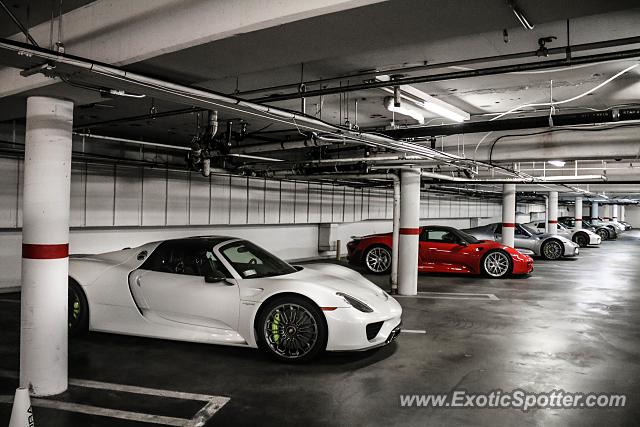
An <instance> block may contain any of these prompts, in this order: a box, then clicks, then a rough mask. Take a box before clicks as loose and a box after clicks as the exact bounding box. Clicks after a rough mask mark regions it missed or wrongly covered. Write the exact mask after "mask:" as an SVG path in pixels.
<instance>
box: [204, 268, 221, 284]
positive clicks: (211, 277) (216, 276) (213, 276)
mask: <svg viewBox="0 0 640 427" xmlns="http://www.w3.org/2000/svg"><path fill="white" fill-rule="evenodd" d="M225 279H226V277H225V276H224V274H222V273H220V272H219V271H212V272H209V273H207V274H205V275H204V281H205V282H206V283H218V282H222V281H223V280H225Z"/></svg>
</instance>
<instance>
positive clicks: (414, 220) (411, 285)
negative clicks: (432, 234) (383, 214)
mask: <svg viewBox="0 0 640 427" xmlns="http://www.w3.org/2000/svg"><path fill="white" fill-rule="evenodd" d="M400 190H401V191H400V239H399V248H400V250H399V251H398V293H399V294H400V295H417V294H418V249H419V234H420V170H419V169H415V170H414V169H405V170H402V171H401V173H400Z"/></svg>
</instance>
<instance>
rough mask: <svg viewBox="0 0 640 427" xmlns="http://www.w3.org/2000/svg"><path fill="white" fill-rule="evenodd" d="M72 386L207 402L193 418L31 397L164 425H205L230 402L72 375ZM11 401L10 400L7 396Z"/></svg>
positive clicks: (5, 373)
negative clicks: (84, 378)
mask: <svg viewBox="0 0 640 427" xmlns="http://www.w3.org/2000/svg"><path fill="white" fill-rule="evenodd" d="M0 377H5V378H19V375H18V372H16V371H10V370H4V369H0ZM69 385H73V386H78V387H85V388H94V389H100V390H112V391H119V392H125V393H134V394H142V395H147V396H158V397H169V398H174V399H182V400H195V401H201V402H207V404H206V405H205V406H203V407H202V408H201V409H200V410H199V411H198V412H197V413H196V414H195V415H194V416H193V418H191V419H190V420H187V419H183V418H174V417H165V416H160V415H152V414H144V413H139V412H130V411H121V410H118V409H109V408H101V407H98V406H91V405H83V404H80V403H73V402H60V401H57V400H48V399H38V398H34V399H31V402H32V404H33V405H34V406H39V407H43V408H51V409H59V410H61V411H70V412H79V413H83V414H89V415H97V416H104V417H111V418H119V419H124V420H131V421H139V422H146V423H152V424H163V425H168V426H195V427H199V426H203V425H205V423H206V422H207V421H208V420H209V419H210V418H211V417H213V416H214V415H215V414H216V412H218V411H219V410H220V409H221V408H222V407H223V406H224V405H225V404H227V402H229V400H230V399H229V398H228V397H225V396H212V395H208V394H199V393H186V392H181V391H173V390H162V389H157V388H148V387H138V386H131V385H126V384H114V383H106V382H101V381H91V380H82V379H75V378H69ZM7 397H8V399H9V401H8V402H7V400H6V398H7ZM12 402H13V398H12V397H11V396H6V397H5V396H0V403H12Z"/></svg>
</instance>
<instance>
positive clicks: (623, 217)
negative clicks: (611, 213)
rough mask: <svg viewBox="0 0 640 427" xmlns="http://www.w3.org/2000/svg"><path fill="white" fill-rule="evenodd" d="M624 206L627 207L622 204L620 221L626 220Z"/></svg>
mask: <svg viewBox="0 0 640 427" xmlns="http://www.w3.org/2000/svg"><path fill="white" fill-rule="evenodd" d="M624 208H625V206H624V205H620V221H626V220H625V216H624V214H625V212H624Z"/></svg>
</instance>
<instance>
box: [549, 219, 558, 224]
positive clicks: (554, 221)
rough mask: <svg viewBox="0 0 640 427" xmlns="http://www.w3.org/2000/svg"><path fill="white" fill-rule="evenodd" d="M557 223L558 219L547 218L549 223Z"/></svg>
mask: <svg viewBox="0 0 640 427" xmlns="http://www.w3.org/2000/svg"><path fill="white" fill-rule="evenodd" d="M557 223H558V220H555V219H550V220H549V224H557Z"/></svg>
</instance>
